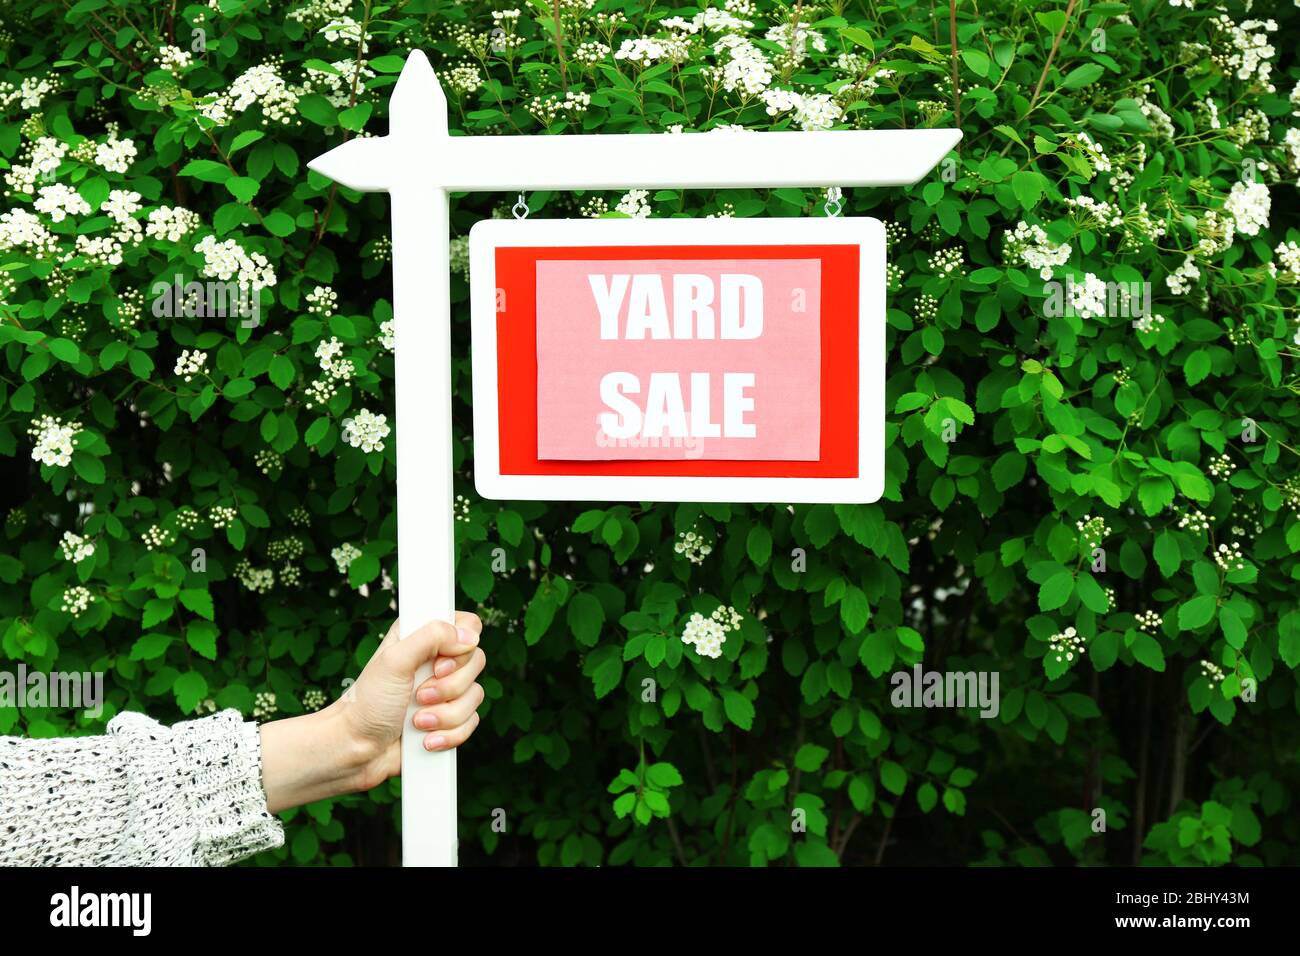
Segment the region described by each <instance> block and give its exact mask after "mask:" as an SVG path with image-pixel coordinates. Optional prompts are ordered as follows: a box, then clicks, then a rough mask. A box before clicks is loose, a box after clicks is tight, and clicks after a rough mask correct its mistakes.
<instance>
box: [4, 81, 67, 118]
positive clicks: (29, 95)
mask: <svg viewBox="0 0 1300 956" xmlns="http://www.w3.org/2000/svg"><path fill="white" fill-rule="evenodd" d="M54 90H55V86H54V82H53V80H51V79H50V78H49V77H43V76H29V77H26V78H25V79H24V80H23V81H22V83H20V84H19V85H18V86H14V85H13V84H12V83H8V82H3V83H0V107H3V108H4V109H6V110H7V109H9V107H10V106H12V105H13V104H14V102H15V101H17V103H18V108H19V109H24V110H38V109H40V108H41V103H42V102H44V100H45V97H46V96H48V95H49V94H50V93H53V92H54Z"/></svg>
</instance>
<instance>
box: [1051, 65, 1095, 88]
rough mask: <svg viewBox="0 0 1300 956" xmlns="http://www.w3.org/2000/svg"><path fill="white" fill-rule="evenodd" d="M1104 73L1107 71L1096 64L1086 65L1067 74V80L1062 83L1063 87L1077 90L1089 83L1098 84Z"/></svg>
mask: <svg viewBox="0 0 1300 956" xmlns="http://www.w3.org/2000/svg"><path fill="white" fill-rule="evenodd" d="M1104 72H1105V70H1103V69H1102V68H1101V67H1100V66H1098V65H1097V64H1096V63H1085V64H1084V65H1083V66H1079V67H1075V68H1074V69H1073V70H1071V71H1070V72H1069V73H1067V74H1066V75H1065V79H1064V80H1062V81H1061V86H1062V87H1063V88H1065V89H1067V90H1077V89H1079V88H1081V87H1084V86H1087V85H1088V84H1089V83H1095V82H1097V80H1099V79H1100V78H1101V75H1102V73H1104Z"/></svg>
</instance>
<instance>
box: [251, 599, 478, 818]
mask: <svg viewBox="0 0 1300 956" xmlns="http://www.w3.org/2000/svg"><path fill="white" fill-rule="evenodd" d="M482 630H483V623H482V622H481V621H480V620H479V619H478V617H477V616H476V615H474V614H467V613H463V612H458V613H457V614H456V626H455V627H453V626H452V625H450V624H447V623H446V622H444V621H431V622H430V623H428V624H426V625H425V626H424V627H421V628H420V629H419V630H417V631H415V632H414V633H413V634H411V635H410V636H409V637H407V638H406V639H405V640H399V638H398V636H397V635H398V625H397V622H394V623H393V626H392V627H391V628H389V631H388V635H387V636H386V637H385V638H384V640H383V642H382V643H381V644H380V645H379V648H378V649H377V650H376V651H375V653H374V655H373V656H372V657H371V658H370V660H369V662H367V664H366V666H365V668H364V669H363V670H362V671H361V676H360V677H359V678H357V680H356V682H355V683H354V684H353V685H352V686H351V687H349V688H348V690H347V692H346V693H345V694H344V695H343V696H342V697H340V698H339V699H338V700H336V701H334V703H332V704H330V705H329V706H328V707H326V708H324V709H323V710H320V711H318V712H316V713H314V714H306V715H303V716H301V717H291V718H288V719H286V720H276V721H271V722H270V723H267V724H263V725H262V726H261V728H259V730H260V733H261V741H262V785H263V788H264V789H265V791H266V797H267V807H268V809H270V811H271V812H272V813H275V812H278V811H280V810H284V809H287V808H289V807H296V806H299V805H301V804H304V803H310V802H311V801H313V800H321V799H324V798H325V797H332V796H337V795H338V794H341V793H355V792H357V791H359V790H369V789H370V788H372V787H375V786H378V785H379V784H381V783H383V782H384V781H385V780H387V779H388V778H389V777H393V776H396V775H397V774H399V773H401V770H402V728H403V726H404V725H405V723H406V711H407V708H408V707H409V706H410V704H411V694H412V685H413V684H414V683H415V675H416V673H417V672H418V671H419V670H420V668H421V667H422V666H423V665H425V664H428V663H430V662H432V664H433V673H432V676H430V677H429V678H428V679H426V680H424V681H423V682H421V684H420V686H419V687H418V688H415V700H416V704H417V705H418V709H417V710H416V711H415V713H414V714H413V715H412V723H413V724H414V726H415V727H416V728H417V729H419V730H422V731H426V734H425V737H424V747H425V749H426V750H450V749H451V748H453V747H459V746H460V745H461V744H463V743H464V742H465V741H466V740H467V739H469V735H470V734H472V733H473V732H474V729H475V728H476V727H477V726H478V724H479V717H478V714H477V713H476V711H477V709H478V706H479V704H481V703H483V697H484V692H483V688H482V687H481V686H479V684H478V683H476V680H475V679H476V678H477V677H478V675H479V674H481V673H482V672H483V668H484V666H485V665H486V664H487V657H486V656H485V655H484V653H483V650H482V648H481V647H479V646H478V645H479V636H480V634H481V633H482Z"/></svg>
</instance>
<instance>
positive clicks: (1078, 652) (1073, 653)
mask: <svg viewBox="0 0 1300 956" xmlns="http://www.w3.org/2000/svg"><path fill="white" fill-rule="evenodd" d="M1084 650H1085V648H1084V640H1083V637H1081V636H1080V635H1079V633H1078V632H1077V631H1076V630H1075V629H1074V628H1073V627H1067V628H1066V629H1065V630H1064V631H1062V632H1061V633H1060V634H1053V635H1052V639H1051V640H1050V641H1049V642H1048V644H1047V653H1049V654H1051V655H1052V656H1053V657H1055V658H1056V662H1057V663H1058V664H1059V663H1061V662H1062V661H1064V662H1065V663H1067V664H1069V663H1073V662H1074V659H1075V657H1082V656H1083V653H1084Z"/></svg>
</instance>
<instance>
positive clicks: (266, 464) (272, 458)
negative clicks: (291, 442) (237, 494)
mask: <svg viewBox="0 0 1300 956" xmlns="http://www.w3.org/2000/svg"><path fill="white" fill-rule="evenodd" d="M253 464H254V465H256V466H257V470H258V471H260V472H261V473H262V474H264V475H266V476H267V477H269V478H272V477H275V476H276V475H278V474H279V473H280V469H281V468H282V467H283V466H284V459H283V458H281V457H280V456H279V455H278V454H276V453H275V452H273V451H271V449H269V448H263V449H261V450H259V451H258V452H257V454H255V455H254V456H253Z"/></svg>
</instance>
